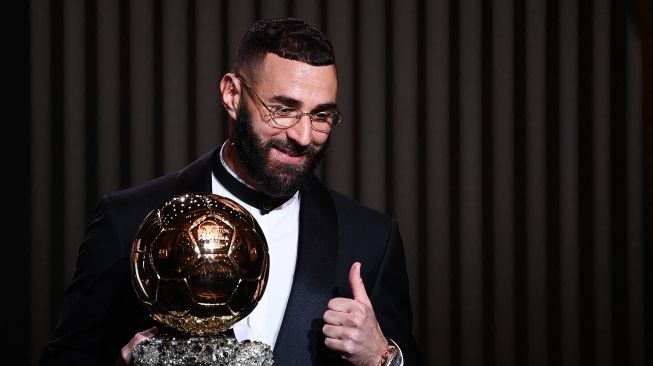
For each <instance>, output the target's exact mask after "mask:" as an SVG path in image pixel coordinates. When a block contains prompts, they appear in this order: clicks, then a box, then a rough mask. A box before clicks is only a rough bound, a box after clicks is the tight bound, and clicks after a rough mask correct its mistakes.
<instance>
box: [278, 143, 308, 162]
mask: <svg viewBox="0 0 653 366" xmlns="http://www.w3.org/2000/svg"><path fill="white" fill-rule="evenodd" d="M271 152H272V155H273V156H274V157H275V158H276V159H277V160H280V161H283V162H285V163H291V164H298V163H302V162H304V159H306V155H307V154H306V153H297V152H294V151H289V150H285V149H281V148H278V147H273V148H272V150H271Z"/></svg>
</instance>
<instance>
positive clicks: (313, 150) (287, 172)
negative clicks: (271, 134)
mask: <svg viewBox="0 0 653 366" xmlns="http://www.w3.org/2000/svg"><path fill="white" fill-rule="evenodd" d="M234 131H235V136H234V141H233V144H234V148H235V149H236V152H237V153H238V156H239V158H240V162H241V164H242V166H243V167H244V169H245V171H246V173H247V175H248V176H249V178H250V179H252V181H253V182H254V183H255V184H256V186H257V187H259V188H260V189H262V190H263V192H264V193H265V194H267V195H269V196H273V197H288V196H291V195H293V194H295V192H297V191H298V190H300V189H301V188H302V187H304V186H305V185H306V183H307V182H308V181H309V179H310V178H311V176H312V175H313V173H314V172H315V169H316V168H317V167H318V165H319V164H320V162H321V161H322V159H324V155H325V154H326V151H327V149H328V147H329V142H330V140H331V135H329V137H328V138H327V140H326V142H325V143H324V145H323V146H322V147H321V148H317V147H316V146H315V145H313V144H310V145H307V146H301V145H299V144H297V143H296V142H294V141H292V140H282V139H270V140H268V141H261V139H260V137H259V136H258V135H257V134H256V133H255V132H254V129H253V128H252V120H251V118H250V115H249V112H248V111H247V106H246V105H245V103H242V104H241V107H240V108H239V110H238V116H237V118H236V125H235V129H234ZM273 148H277V149H279V150H281V151H285V152H288V153H290V154H296V155H300V154H301V155H305V158H304V161H303V162H302V163H301V164H290V163H283V162H279V161H270V159H269V158H270V151H271V150H272V149H273Z"/></svg>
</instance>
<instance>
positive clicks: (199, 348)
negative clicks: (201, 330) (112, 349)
mask: <svg viewBox="0 0 653 366" xmlns="http://www.w3.org/2000/svg"><path fill="white" fill-rule="evenodd" d="M132 361H133V363H134V365H136V366H158V365H165V366H271V365H273V364H274V362H273V360H272V349H271V348H270V346H268V345H267V344H265V343H263V342H259V341H248V340H246V341H242V342H238V340H237V339H236V338H235V337H233V336H230V335H226V334H224V333H223V334H218V335H215V336H205V337H199V336H184V335H176V334H159V335H157V336H156V337H154V338H151V339H148V340H145V341H143V342H141V343H139V344H138V345H137V346H136V347H135V348H134V352H133V356H132Z"/></svg>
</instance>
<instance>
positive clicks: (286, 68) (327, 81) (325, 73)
mask: <svg viewBox="0 0 653 366" xmlns="http://www.w3.org/2000/svg"><path fill="white" fill-rule="evenodd" d="M261 66H262V67H261V72H260V73H259V78H258V79H259V82H258V83H257V84H256V85H257V89H259V91H260V92H261V93H265V95H266V96H267V97H272V96H286V97H290V98H293V99H296V100H299V101H301V102H303V103H305V104H307V103H312V102H313V103H316V104H319V103H335V101H336V95H337V92H338V79H337V76H336V68H335V66H334V65H327V66H313V65H309V64H306V63H303V62H300V61H295V60H288V59H285V58H282V57H279V56H277V55H275V54H272V53H269V54H267V55H266V56H265V59H264V60H263V63H262V65H261Z"/></svg>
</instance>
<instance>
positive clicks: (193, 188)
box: [41, 149, 417, 366]
mask: <svg viewBox="0 0 653 366" xmlns="http://www.w3.org/2000/svg"><path fill="white" fill-rule="evenodd" d="M217 151H218V150H217V149H216V150H214V151H213V152H211V153H209V154H207V155H205V156H204V157H202V158H200V159H199V160H197V161H195V162H194V163H192V164H191V165H189V166H187V167H186V168H184V169H183V170H181V171H179V172H178V173H174V174H170V175H167V176H164V177H161V178H157V179H155V180H153V181H150V182H148V183H146V184H144V185H142V186H139V187H135V188H131V189H127V190H124V191H119V192H116V193H113V194H109V195H106V196H104V197H103V198H102V199H101V200H100V202H99V204H98V207H97V211H96V214H95V218H94V219H93V220H92V222H91V223H90V224H89V226H88V228H87V232H86V236H85V239H84V241H83V242H82V244H81V246H80V249H79V257H78V259H77V269H76V272H75V275H74V278H73V281H72V282H71V284H70V285H69V286H68V288H67V289H66V293H65V295H64V301H63V305H62V310H61V314H60V319H59V323H58V326H57V329H56V332H55V333H56V334H55V338H54V339H53V340H52V341H51V342H50V343H49V344H48V345H47V347H46V349H45V351H44V353H43V356H42V358H41V363H42V364H43V365H97V364H113V363H114V362H115V360H116V359H117V357H118V354H119V351H120V349H121V348H122V347H123V346H124V345H125V344H127V342H129V340H130V339H131V337H132V336H133V335H134V334H135V333H136V332H139V331H142V330H145V329H147V328H149V327H151V326H154V325H156V324H155V323H154V322H153V320H152V319H151V318H150V317H149V316H148V314H147V313H146V312H145V310H144V308H143V307H142V306H141V305H140V304H139V303H138V301H137V298H136V294H135V292H134V290H133V286H132V283H131V274H130V266H129V259H130V252H131V248H132V240H133V238H134V236H135V234H136V231H137V230H138V227H139V225H140V224H141V222H142V221H143V219H144V218H145V216H146V215H147V214H148V213H149V212H150V211H151V210H153V209H155V208H157V207H159V206H160V205H161V204H163V203H164V202H165V201H167V200H169V199H170V198H172V197H174V196H175V195H178V194H182V193H189V192H211V159H212V158H214V155H213V154H217ZM356 261H360V262H361V263H362V268H361V275H362V277H363V281H364V283H365V286H366V289H367V292H368V295H369V297H370V299H371V301H372V305H373V307H374V311H375V313H376V316H377V319H378V321H379V324H380V326H381V329H382V331H383V333H384V334H385V336H386V337H388V338H390V339H392V340H394V341H395V342H396V343H397V344H398V345H399V346H400V348H401V350H402V352H403V355H404V364H405V365H406V366H409V365H413V364H415V363H416V362H417V361H416V358H417V354H416V352H417V351H416V346H415V342H414V339H413V336H412V331H411V307H410V299H409V295H408V279H407V274H406V265H405V258H404V251H403V245H402V242H401V238H400V235H399V231H398V228H397V224H396V222H395V221H394V220H392V219H390V218H388V217H386V216H384V215H382V214H380V213H378V212H376V211H373V210H371V209H368V208H365V207H363V206H361V205H359V204H357V203H355V202H354V201H352V200H350V199H348V198H345V197H344V196H342V195H340V194H338V193H336V192H333V191H331V190H328V189H326V188H325V187H324V186H323V185H322V184H321V183H320V182H319V181H318V179H317V178H315V177H314V178H313V179H312V180H311V181H310V183H309V184H307V186H306V187H305V188H304V189H303V190H302V191H301V206H300V230H299V247H298V253H297V264H296V269H295V276H294V281H293V284H292V289H291V293H290V297H289V299H288V304H287V307H286V312H285V315H284V318H283V322H282V324H281V328H280V330H279V335H278V337H277V342H276V344H275V347H274V359H275V364H277V365H321V364H324V365H335V364H340V363H341V362H342V360H340V359H339V357H338V356H337V355H336V354H335V353H333V352H331V351H329V350H327V349H326V348H325V346H324V343H323V342H324V336H323V335H322V331H321V328H322V325H323V322H322V315H323V314H324V312H325V311H326V307H327V303H328V302H329V300H330V299H331V298H333V297H351V290H350V288H349V284H348V274H349V269H350V267H351V265H352V264H353V263H354V262H356Z"/></svg>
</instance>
